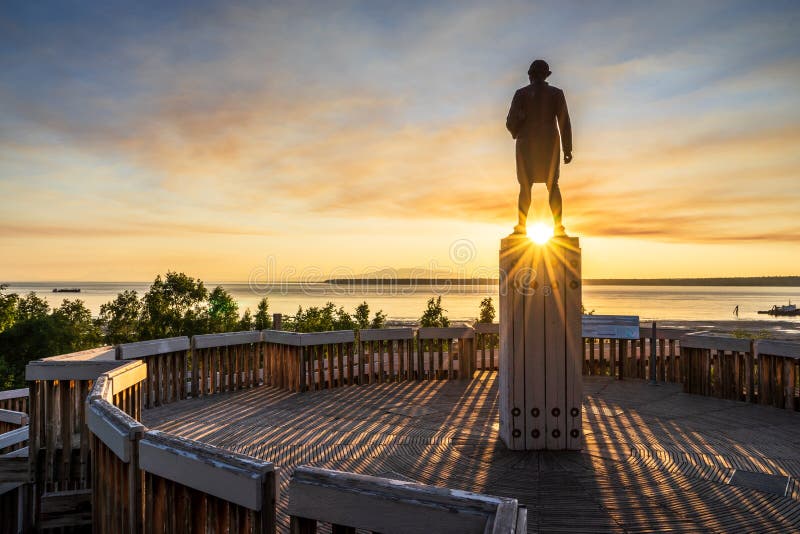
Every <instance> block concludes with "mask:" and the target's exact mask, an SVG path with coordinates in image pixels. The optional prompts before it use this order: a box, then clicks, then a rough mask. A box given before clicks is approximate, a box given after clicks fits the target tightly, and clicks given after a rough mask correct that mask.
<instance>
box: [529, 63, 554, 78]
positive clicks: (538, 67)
mask: <svg viewBox="0 0 800 534" xmlns="http://www.w3.org/2000/svg"><path fill="white" fill-rule="evenodd" d="M534 72H535V73H537V74H539V75H541V76H542V77H544V78H547V77H548V76H550V75H551V74H553V73H552V72H550V65H548V64H547V61H545V60H543V59H537V60H535V61H534V62H533V63H531V68H529V69H528V75H531V74H533V73H534Z"/></svg>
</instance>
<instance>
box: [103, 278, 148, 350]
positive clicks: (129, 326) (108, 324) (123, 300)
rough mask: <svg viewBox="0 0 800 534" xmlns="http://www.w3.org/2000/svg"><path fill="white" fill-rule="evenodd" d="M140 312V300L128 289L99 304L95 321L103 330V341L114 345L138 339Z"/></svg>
mask: <svg viewBox="0 0 800 534" xmlns="http://www.w3.org/2000/svg"><path fill="white" fill-rule="evenodd" d="M141 313H142V302H141V301H140V300H139V295H138V294H137V293H136V291H133V290H130V289H127V290H125V291H123V292H122V293H120V294H118V295H117V297H116V298H115V299H114V300H112V301H111V302H106V303H105V304H103V305H102V306H100V316H99V317H98V320H97V322H98V324H99V325H100V327H101V328H102V329H104V330H105V342H106V343H109V344H111V345H116V344H118V343H132V342H134V341H138V340H139V324H140V323H139V316H140V315H141Z"/></svg>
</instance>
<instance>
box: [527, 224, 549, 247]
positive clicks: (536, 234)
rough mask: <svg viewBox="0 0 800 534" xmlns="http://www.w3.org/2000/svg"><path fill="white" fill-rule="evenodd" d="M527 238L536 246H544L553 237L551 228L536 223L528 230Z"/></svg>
mask: <svg viewBox="0 0 800 534" xmlns="http://www.w3.org/2000/svg"><path fill="white" fill-rule="evenodd" d="M528 237H530V238H531V239H532V240H533V242H534V243H536V244H537V245H544V244H545V243H547V241H548V240H549V239H550V238H551V237H553V227H552V226H547V225H546V224H544V223H536V224H534V225H533V226H531V227H530V228H528Z"/></svg>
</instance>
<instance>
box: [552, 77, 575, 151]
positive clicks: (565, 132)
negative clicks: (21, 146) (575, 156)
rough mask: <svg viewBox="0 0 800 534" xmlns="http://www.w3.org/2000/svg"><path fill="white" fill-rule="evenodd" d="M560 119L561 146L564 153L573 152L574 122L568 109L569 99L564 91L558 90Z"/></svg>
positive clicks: (558, 114)
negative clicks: (571, 121) (571, 122)
mask: <svg viewBox="0 0 800 534" xmlns="http://www.w3.org/2000/svg"><path fill="white" fill-rule="evenodd" d="M556 118H557V119H558V130H559V131H560V132H561V148H562V149H563V150H564V154H572V124H570V122H569V110H567V99H566V98H565V97H564V92H563V91H559V92H558V105H557V109H556Z"/></svg>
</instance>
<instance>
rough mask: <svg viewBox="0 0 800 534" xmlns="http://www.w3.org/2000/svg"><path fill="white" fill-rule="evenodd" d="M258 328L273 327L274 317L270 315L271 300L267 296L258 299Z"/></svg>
mask: <svg viewBox="0 0 800 534" xmlns="http://www.w3.org/2000/svg"><path fill="white" fill-rule="evenodd" d="M255 327H256V330H267V329H269V328H272V317H270V315H269V300H268V299H267V297H264V298H262V299H261V300H260V301H258V307H257V308H256V316H255Z"/></svg>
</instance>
